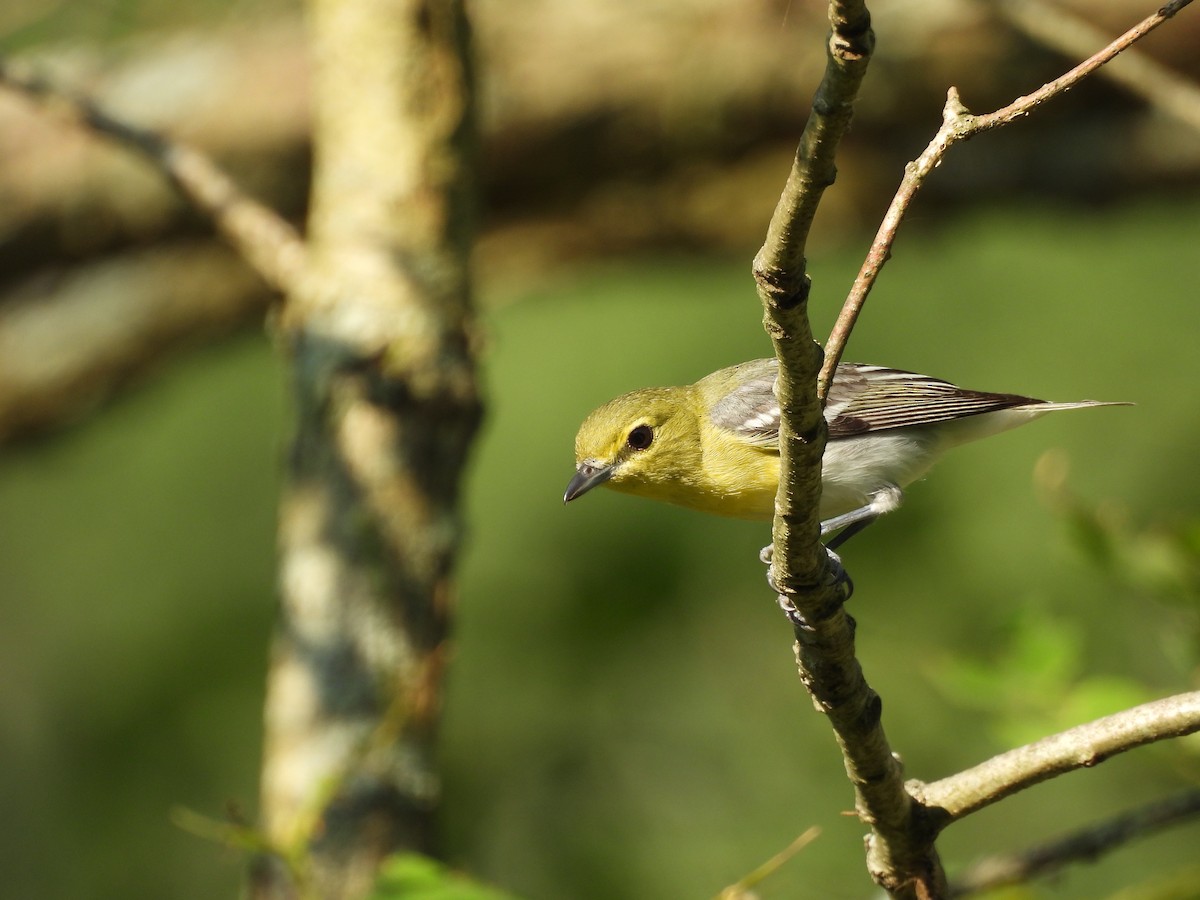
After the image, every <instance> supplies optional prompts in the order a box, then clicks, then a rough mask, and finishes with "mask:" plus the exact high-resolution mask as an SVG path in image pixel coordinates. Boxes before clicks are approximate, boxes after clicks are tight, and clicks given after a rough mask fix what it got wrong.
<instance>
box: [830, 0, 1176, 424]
mask: <svg viewBox="0 0 1200 900" xmlns="http://www.w3.org/2000/svg"><path fill="white" fill-rule="evenodd" d="M1189 3H1191V0H1172V2H1170V3H1168V4H1166V5H1165V6H1163V7H1162V8H1161V9H1159V10H1158V11H1157V12H1156V13H1154V14H1153V15H1151V16H1147V17H1146V18H1145V19H1143V20H1142V21H1141V22H1140V23H1138V24H1137V25H1135V26H1134V27H1133V28H1131V29H1129V31H1127V32H1125V34H1123V35H1121V36H1120V37H1119V38H1117V39H1116V40H1115V41H1113V42H1112V43H1111V44H1109V45H1108V46H1107V47H1105V48H1104V49H1103V50H1101V51H1099V52H1098V53H1096V54H1094V55H1093V56H1091V57H1090V58H1088V59H1086V60H1084V61H1083V62H1082V63H1080V64H1079V65H1077V66H1076V67H1075V68H1073V69H1071V71H1069V72H1067V73H1066V74H1065V75H1063V76H1061V77H1060V78H1056V79H1055V80H1054V81H1051V82H1049V83H1047V84H1044V85H1042V87H1040V88H1038V90H1036V91H1034V92H1033V93H1032V94H1029V95H1028V96H1025V97H1018V98H1017V99H1016V100H1014V101H1013V102H1012V103H1010V104H1009V105H1008V106H1005V107H1004V108H1002V109H998V110H996V111H995V112H991V113H987V114H986V115H981V116H975V115H972V114H971V113H970V112H969V111H968V110H967V108H966V107H965V106H963V104H962V101H961V100H960V99H959V96H958V90H957V89H956V88H953V87H952V88H950V90H949V93H948V96H947V98H946V105H945V108H944V109H943V110H942V127H941V128H939V129H938V132H937V134H936V135H934V138H933V140H932V141H930V143H929V146H928V147H926V148H925V151H924V152H923V153H922V154H921V155H920V156H919V157H917V159H916V160H914V161H913V162H910V163H909V164H908V165H907V166H906V167H905V172H904V179H903V181H901V183H900V189H899V190H898V191H897V192H896V196H895V197H894V198H893V199H892V203H891V206H889V207H888V211H887V213H886V214H885V215H884V217H883V222H882V224H881V225H880V226H879V231H878V232H877V233H876V235H875V240H874V242H873V243H872V244H871V249H870V251H868V253H867V258H866V260H865V261H864V262H863V265H862V269H860V270H859V273H858V277H857V278H855V280H854V285H853V287H852V288H851V289H850V294H849V296H848V297H847V298H846V302H845V304H844V305H843V306H842V311H841V314H840V315H839V316H838V319H837V322H836V323H835V324H834V326H833V331H832V332H831V333H830V335H829V340H828V341H827V342H826V344H825V365H824V366H823V367H822V369H821V375H820V379H819V381H818V392H819V394H820V396H821V398H822V401H824V398H825V397H826V396H827V395H828V393H829V385H830V384H831V383H832V381H833V373H834V371H835V369H836V368H837V364H838V362H839V361H841V358H842V353H843V351H844V350H845V347H846V342H847V341H848V340H849V339H850V332H851V331H853V330H854V323H855V322H856V321H858V316H859V313H860V312H862V308H863V305H864V304H865V303H866V302H867V295H868V294H869V293H870V292H871V288H873V287H874V286H875V280H876V279H877V278H878V277H879V272H880V270H881V269H882V268H883V266H884V264H885V263H886V262H887V261H888V258H889V257H890V256H891V253H892V244H893V243H895V240H896V232H897V230H898V229H899V227H900V223H901V221H903V219H904V216H905V214H906V213H907V212H908V207H909V205H910V204H911V203H912V201H913V198H914V197H915V196H916V194H917V192H918V191H919V190H920V189H921V187H922V186H923V185H924V183H925V179H926V178H927V177H928V176H929V173H930V172H932V171H933V170H934V169H935V168H936V167H937V166H938V165H939V164H940V163H941V161H942V158H943V157H944V156H945V155H946V152H947V151H948V150H949V149H950V148H951V147H952V146H953V145H954V144H956V143H958V142H959V141H965V140H969V139H970V138H972V137H974V136H975V135H977V134H980V133H982V132H984V131H990V130H992V129H993V128H999V127H1001V126H1002V125H1007V124H1008V123H1010V122H1012V121H1014V120H1016V119H1018V118H1020V117H1021V116H1025V115H1028V114H1029V113H1030V112H1032V111H1033V109H1034V108H1035V107H1037V106H1040V105H1041V104H1043V103H1045V102H1046V101H1047V100H1049V99H1051V98H1052V97H1056V96H1058V95H1059V94H1062V93H1065V92H1066V91H1068V90H1070V89H1071V88H1072V87H1074V86H1075V85H1076V84H1078V83H1079V82H1080V81H1082V80H1083V79H1084V78H1086V77H1087V76H1088V75H1090V74H1092V73H1093V72H1094V71H1096V70H1097V69H1098V68H1100V67H1101V66H1102V65H1104V64H1105V63H1107V62H1108V61H1110V60H1111V59H1113V58H1114V57H1116V56H1117V54H1119V53H1121V52H1122V51H1123V50H1125V49H1127V48H1128V47H1130V46H1132V45H1133V44H1134V43H1136V42H1137V41H1139V40H1141V39H1142V38H1143V37H1145V36H1146V35H1147V34H1149V33H1150V32H1151V31H1153V30H1154V29H1155V28H1157V27H1158V26H1159V25H1161V24H1162V23H1163V22H1165V21H1167V20H1168V19H1170V18H1171V17H1172V16H1174V15H1175V14H1176V13H1177V12H1179V11H1180V10H1181V9H1183V8H1184V7H1185V6H1187V5H1188V4H1189Z"/></svg>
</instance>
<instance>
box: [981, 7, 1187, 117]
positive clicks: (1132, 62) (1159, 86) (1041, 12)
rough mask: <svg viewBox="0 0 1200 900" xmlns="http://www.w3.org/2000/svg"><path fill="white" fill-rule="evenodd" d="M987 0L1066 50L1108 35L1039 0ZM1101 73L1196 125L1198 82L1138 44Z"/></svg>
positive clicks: (1077, 51) (1073, 51) (1087, 48)
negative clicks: (1141, 48)
mask: <svg viewBox="0 0 1200 900" xmlns="http://www.w3.org/2000/svg"><path fill="white" fill-rule="evenodd" d="M985 2H986V3H987V5H988V6H989V7H991V9H993V10H994V11H995V12H996V13H998V14H999V15H1001V16H1003V17H1004V18H1005V19H1007V20H1008V22H1009V23H1010V24H1012V25H1013V26H1015V27H1016V28H1019V29H1020V30H1021V31H1023V32H1024V33H1025V34H1027V35H1029V37H1031V38H1033V39H1034V40H1036V41H1038V42H1039V43H1041V44H1044V45H1045V46H1047V47H1050V48H1051V49H1053V50H1057V51H1058V52H1060V53H1062V54H1064V55H1066V56H1073V57H1079V56H1083V55H1085V54H1087V53H1090V52H1091V50H1092V48H1093V47H1096V46H1098V45H1099V44H1101V43H1103V42H1104V41H1105V40H1107V36H1106V35H1105V34H1104V32H1102V31H1101V30H1100V29H1099V28H1097V27H1096V26H1095V25H1093V24H1092V23H1091V22H1088V21H1087V20H1085V19H1082V18H1080V17H1079V16H1077V15H1075V14H1073V13H1071V12H1069V11H1068V10H1065V9H1063V8H1061V7H1058V6H1054V5H1052V4H1049V3H1042V2H1040V0H985ZM1099 74H1100V75H1102V76H1103V77H1105V78H1107V79H1108V80H1109V81H1112V82H1114V83H1115V84H1119V85H1121V86H1122V87H1124V88H1126V89H1127V90H1130V91H1132V92H1133V93H1135V94H1137V95H1138V96H1139V97H1141V98H1142V99H1143V100H1145V101H1146V103H1148V104H1149V105H1150V106H1152V107H1154V108H1155V109H1158V110H1160V111H1161V112H1163V113H1165V114H1166V115H1169V116H1171V117H1172V118H1174V119H1175V120H1176V121H1178V122H1180V123H1181V124H1183V125H1186V126H1187V127H1188V128H1192V129H1194V130H1196V131H1200V85H1197V84H1196V83H1195V82H1194V81H1192V80H1190V79H1188V78H1185V77H1183V76H1182V75H1180V74H1179V73H1178V72H1175V71H1172V70H1171V69H1169V68H1167V67H1166V66H1164V65H1163V64H1162V63H1160V62H1158V61H1157V60H1156V59H1154V58H1153V57H1151V56H1149V55H1147V54H1146V53H1143V52H1142V51H1141V50H1138V49H1130V50H1128V51H1127V52H1126V53H1125V54H1124V55H1123V56H1122V57H1121V58H1120V59H1118V60H1114V61H1113V64H1112V65H1110V66H1105V67H1104V68H1102V69H1101V70H1100V73H1099Z"/></svg>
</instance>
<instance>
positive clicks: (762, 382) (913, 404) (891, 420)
mask: <svg viewBox="0 0 1200 900" xmlns="http://www.w3.org/2000/svg"><path fill="white" fill-rule="evenodd" d="M739 369H744V370H745V371H742V372H739V371H736V370H739ZM716 374H717V376H723V378H722V379H720V380H719V381H717V382H715V383H726V384H727V383H728V378H729V376H730V375H734V376H735V378H736V380H738V381H739V383H738V386H737V387H736V388H734V390H733V391H731V392H729V393H728V394H726V395H725V396H723V397H721V398H719V399H718V400H717V401H716V402H715V403H714V404H713V406H712V409H711V411H710V413H709V415H710V417H711V419H712V421H713V424H715V425H717V426H718V427H720V428H725V429H727V430H729V431H733V432H735V433H736V434H738V435H739V436H740V437H742V439H743V440H745V441H747V442H748V443H751V444H754V445H756V446H760V447H763V448H764V449H777V448H778V445H779V417H780V413H779V402H778V400H777V399H776V398H775V379H776V377H777V374H778V365H777V363H776V361H775V360H774V359H761V360H754V361H753V362H750V363H743V364H742V365H741V366H735V367H734V368H733V370H730V369H726V370H723V371H722V372H719V373H716ZM1042 402H1044V401H1041V400H1036V399H1034V398H1032V397H1024V396H1021V395H1019V394H993V393H988V392H986V391H972V390H967V389H965V388H960V387H958V386H957V385H954V384H951V383H950V382H948V381H942V380H941V379H938V378H931V377H930V376H928V375H921V374H919V373H916V372H907V371H904V370H903V369H890V368H886V367H884V366H869V365H862V364H859V363H842V364H841V365H839V366H838V368H837V375H836V376H835V378H834V382H833V384H832V385H831V386H830V389H829V399H828V402H827V403H826V406H825V420H826V421H827V422H828V423H829V437H830V438H831V439H837V438H846V437H853V436H856V435H862V434H869V433H871V432H875V431H887V430H889V429H892V428H907V427H912V426H921V425H933V424H935V423H937V422H946V421H950V420H952V419H963V418H966V417H968V416H977V415H981V414H983V413H988V412H995V411H997V410H1002V409H1011V408H1012V407H1016V406H1028V405H1037V404H1041V403H1042Z"/></svg>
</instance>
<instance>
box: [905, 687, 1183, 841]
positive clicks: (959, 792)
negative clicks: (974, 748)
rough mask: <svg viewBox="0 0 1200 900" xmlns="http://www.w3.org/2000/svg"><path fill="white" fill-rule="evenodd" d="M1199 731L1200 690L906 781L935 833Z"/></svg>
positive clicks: (1147, 704)
mask: <svg viewBox="0 0 1200 900" xmlns="http://www.w3.org/2000/svg"><path fill="white" fill-rule="evenodd" d="M1197 731H1200V691H1193V692H1191V693H1188V694H1176V695H1175V696H1173V697H1165V698H1164V699H1162V700H1155V701H1153V702H1151V703H1143V704H1142V705H1141V706H1135V707H1133V708H1132V709H1126V710H1123V711H1121V712H1119V713H1114V714H1113V715H1111V716H1105V717H1104V718H1102V719H1096V720H1095V721H1094V722H1088V723H1087V724H1086V725H1079V726H1077V727H1075V728H1071V729H1068V730H1067V731H1063V732H1060V733H1059V734H1054V735H1051V736H1049V737H1045V738H1042V739H1041V740H1040V741H1034V742H1033V743H1032V744H1026V745H1025V746H1024V747H1017V748H1016V749H1014V750H1009V751H1008V752H1007V753H1001V754H1000V755H999V756H994V757H992V758H991V759H989V760H987V761H986V762H983V763H980V764H979V765H977V766H975V767H973V768H970V769H967V770H965V771H962V772H959V773H957V774H955V775H951V776H949V777H948V778H943V779H941V780H940V781H933V782H930V783H928V784H922V783H921V782H915V781H914V782H909V790H910V791H911V792H912V793H913V795H914V796H915V797H916V798H917V799H918V800H919V801H920V802H921V804H922V806H924V807H925V808H926V810H927V812H928V814H929V816H930V818H931V821H932V822H933V823H934V826H935V827H936V829H937V830H939V831H940V830H941V829H943V828H945V827H946V826H947V825H949V824H950V823H951V822H954V821H957V820H958V819H962V818H964V817H966V816H969V815H970V814H971V813H973V812H977V811H978V810H981V809H983V808H984V807H985V806H990V805H991V804H993V803H995V802H996V801H997V800H1002V799H1004V798H1005V797H1007V796H1009V795H1010V794H1015V793H1017V792H1018V791H1022V790H1024V789H1025V788H1027V787H1032V786H1033V785H1035V784H1037V783H1038V782H1041V781H1045V780H1047V779H1049V778H1053V777H1055V776H1056V775H1062V774H1063V773H1065V772H1070V771H1073V770H1075V769H1085V768H1091V767H1092V766H1096V765H1099V764H1100V763H1102V762H1104V761H1105V760H1106V759H1108V758H1109V757H1112V756H1115V755H1117V754H1118V753H1124V752H1125V751H1127V750H1132V749H1134V748H1135V747H1141V746H1143V745H1145V744H1150V743H1154V742H1155V741H1161V740H1166V739H1168V738H1174V737H1182V736H1183V735H1186V734H1193V733H1195V732H1197Z"/></svg>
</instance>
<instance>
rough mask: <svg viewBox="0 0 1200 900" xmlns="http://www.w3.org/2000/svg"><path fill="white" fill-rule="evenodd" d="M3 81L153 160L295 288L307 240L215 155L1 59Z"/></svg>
mask: <svg viewBox="0 0 1200 900" xmlns="http://www.w3.org/2000/svg"><path fill="white" fill-rule="evenodd" d="M0 84H2V85H4V86H6V87H8V88H10V89H11V90H14V91H17V92H18V93H21V94H24V95H26V96H27V97H30V98H32V99H34V100H37V101H38V102H40V103H43V104H45V105H46V106H48V107H52V108H53V109H55V110H57V111H58V112H59V113H61V114H62V115H63V116H65V117H66V118H68V119H70V120H73V121H75V122H76V123H78V124H79V125H82V126H83V127H85V128H87V129H89V130H91V131H93V132H95V133H96V134H101V135H104V136H105V137H107V138H110V139H112V140H113V141H116V142H117V143H118V144H121V145H122V146H125V147H127V148H128V149H130V150H133V151H135V152H137V153H138V154H140V155H141V156H142V157H144V158H145V159H147V160H149V161H150V162H151V163H152V164H153V165H154V166H155V167H156V168H158V169H159V170H160V171H161V172H163V174H165V175H166V176H167V177H168V178H170V179H171V180H172V181H173V182H174V183H175V184H176V186H177V187H178V188H179V191H180V193H182V194H183V195H184V196H185V197H186V198H187V199H188V200H189V201H191V203H192V204H193V205H195V206H196V208H197V209H199V210H200V211H201V212H203V213H204V214H205V215H207V216H208V217H209V218H211V219H212V221H213V222H214V224H215V225H216V226H217V228H218V229H219V230H220V232H221V233H222V234H223V235H224V236H225V238H226V239H227V240H228V241H229V242H230V243H231V244H232V245H233V247H234V249H235V250H237V251H238V253H239V254H241V256H242V257H243V258H245V260H246V261H247V262H248V263H249V264H250V265H251V267H253V268H254V269H255V271H257V272H258V273H259V275H261V276H262V277H263V278H264V279H265V280H266V281H267V282H268V283H269V284H270V285H271V286H272V287H274V288H276V289H278V290H280V291H282V292H291V291H293V290H295V289H296V288H297V287H298V286H299V284H300V282H301V281H302V280H303V279H304V278H305V275H306V270H307V268H308V262H307V251H306V250H305V247H304V241H303V239H302V238H301V237H300V235H299V234H298V233H297V232H296V230H295V229H294V228H292V226H291V225H289V224H288V223H287V222H286V221H285V220H284V219H283V218H282V217H281V216H280V215H279V214H278V213H276V212H275V211H274V210H272V209H270V208H269V207H267V206H264V205H263V204H261V203H259V202H258V201H257V200H254V199H253V198H251V197H249V196H247V195H246V194H245V193H244V192H243V191H242V190H241V189H240V188H239V187H238V186H237V185H236V184H235V183H234V181H233V180H232V179H231V178H230V177H229V176H228V175H226V174H225V173H224V172H223V171H222V170H221V169H220V168H219V167H218V166H217V165H216V164H215V163H214V162H213V161H212V160H211V159H209V158H208V156H206V155H205V154H204V153H202V152H201V151H199V150H197V149H196V148H194V147H190V146H188V145H187V144H184V143H180V142H178V141H173V140H171V139H170V138H168V137H166V136H164V135H161V134H159V133H158V132H155V131H151V130H149V129H145V128H138V127H136V126H133V125H130V124H128V123H126V122H122V121H121V120H119V119H117V118H115V117H113V116H111V115H110V114H109V113H107V112H105V111H104V110H103V109H101V108H100V107H99V106H97V105H96V104H95V103H93V102H92V101H90V100H88V99H87V98H85V97H81V96H78V95H75V94H73V93H70V92H68V91H65V90H63V89H62V88H59V87H57V86H55V85H52V84H50V83H49V82H48V81H46V80H45V79H44V78H41V77H40V76H38V75H37V74H36V73H35V72H34V71H32V70H31V69H30V68H29V67H27V66H24V65H21V64H20V63H17V62H13V61H12V60H9V59H5V58H3V57H0Z"/></svg>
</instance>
